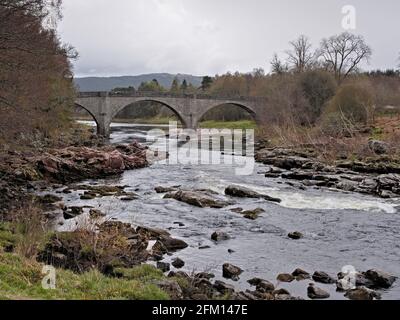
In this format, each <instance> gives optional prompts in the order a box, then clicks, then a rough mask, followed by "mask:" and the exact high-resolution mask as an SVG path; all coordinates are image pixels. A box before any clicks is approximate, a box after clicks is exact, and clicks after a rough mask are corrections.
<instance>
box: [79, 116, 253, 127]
mask: <svg viewBox="0 0 400 320" xmlns="http://www.w3.org/2000/svg"><path fill="white" fill-rule="evenodd" d="M76 120H80V121H92V118H91V117H79V118H76ZM170 121H178V123H179V120H177V119H176V118H168V117H154V118H143V119H120V118H116V119H114V120H113V122H115V123H140V124H153V125H168V124H169V123H170ZM200 128H204V129H215V128H217V129H257V124H256V123H255V122H254V121H251V120H239V121H216V120H209V121H202V122H200Z"/></svg>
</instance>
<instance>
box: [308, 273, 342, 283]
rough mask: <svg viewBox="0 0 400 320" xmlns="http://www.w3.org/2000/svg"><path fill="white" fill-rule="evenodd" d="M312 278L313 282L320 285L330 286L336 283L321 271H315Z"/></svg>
mask: <svg viewBox="0 0 400 320" xmlns="http://www.w3.org/2000/svg"><path fill="white" fill-rule="evenodd" d="M312 278H313V280H314V281H315V282H320V283H326V284H332V283H335V282H336V280H335V279H334V278H333V277H331V276H330V275H329V274H327V273H326V272H323V271H315V272H314V274H313V275H312Z"/></svg>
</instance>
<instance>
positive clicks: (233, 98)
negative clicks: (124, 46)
mask: <svg viewBox="0 0 400 320" xmlns="http://www.w3.org/2000/svg"><path fill="white" fill-rule="evenodd" d="M92 97H121V98H145V97H149V98H177V99H203V100H231V101H253V102H260V101H265V100H266V98H264V97H247V96H232V95H230V96H227V95H226V96H224V95H209V94H203V93H201V94H173V93H169V92H142V91H141V92H132V93H126V92H108V91H93V92H90V91H88V92H79V94H78V98H92Z"/></svg>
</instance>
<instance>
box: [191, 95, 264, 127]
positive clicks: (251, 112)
mask: <svg viewBox="0 0 400 320" xmlns="http://www.w3.org/2000/svg"><path fill="white" fill-rule="evenodd" d="M225 105H232V106H236V107H239V108H240V109H242V110H244V111H246V112H247V113H248V114H249V115H250V116H251V117H252V118H253V120H254V121H255V122H256V123H257V124H260V119H259V117H258V114H257V112H256V111H255V110H254V108H253V107H252V106H251V105H248V104H246V103H242V102H237V101H221V102H218V103H214V104H211V105H210V106H209V107H207V108H205V109H204V110H203V111H202V112H201V113H200V114H199V115H198V117H197V119H198V120H197V123H196V124H195V127H196V128H197V127H198V126H199V124H200V122H201V121H202V120H203V118H204V117H205V115H206V114H207V113H208V112H210V111H212V110H215V109H217V108H219V107H222V106H225Z"/></svg>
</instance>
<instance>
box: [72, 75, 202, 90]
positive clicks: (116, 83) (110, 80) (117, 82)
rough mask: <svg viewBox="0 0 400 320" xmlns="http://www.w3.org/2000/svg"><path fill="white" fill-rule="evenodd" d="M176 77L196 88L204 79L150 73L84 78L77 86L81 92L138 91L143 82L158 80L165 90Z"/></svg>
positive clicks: (76, 79)
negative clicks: (118, 89) (131, 88)
mask: <svg viewBox="0 0 400 320" xmlns="http://www.w3.org/2000/svg"><path fill="white" fill-rule="evenodd" d="M175 77H178V79H179V81H180V82H182V81H183V80H184V79H186V81H187V82H188V83H191V84H193V85H194V86H196V87H199V86H200V85H201V81H202V79H203V77H197V76H192V75H187V74H177V75H175V74H170V73H150V74H143V75H138V76H122V77H83V78H75V79H74V81H75V84H76V85H77V87H78V88H79V90H80V91H110V90H112V89H114V88H117V87H129V86H133V87H135V88H136V89H137V88H138V87H139V85H140V84H141V83H142V82H145V81H151V80H153V79H157V81H158V83H160V84H161V85H162V86H163V87H165V88H170V87H171V84H172V81H173V80H174V78H175Z"/></svg>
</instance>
